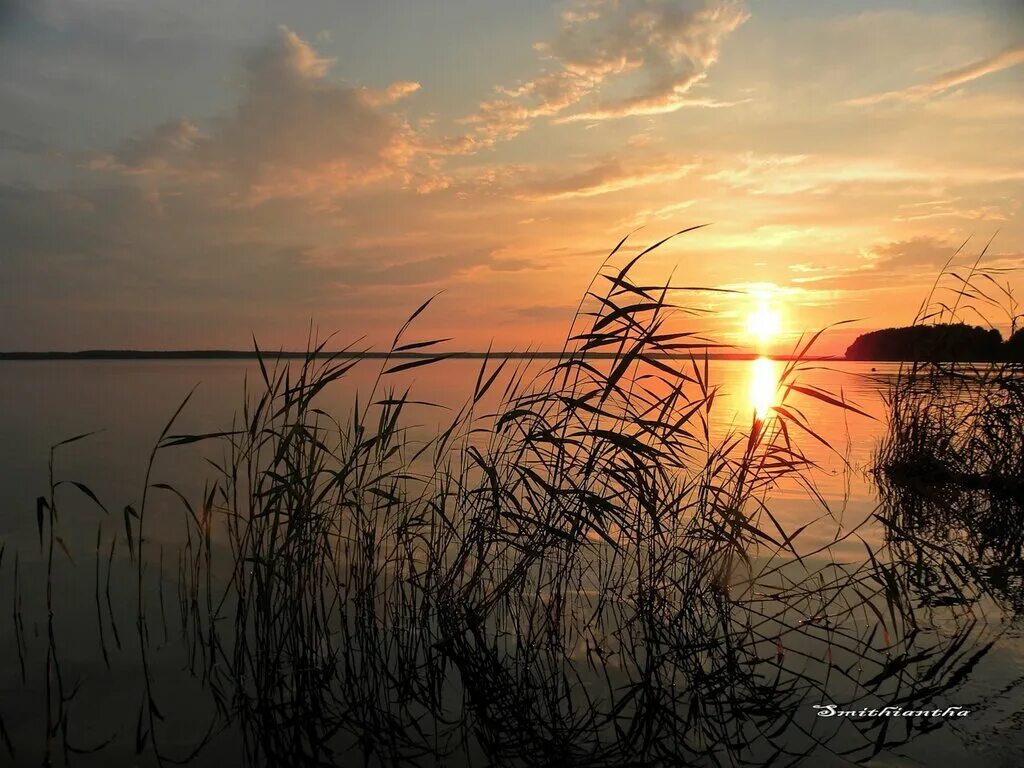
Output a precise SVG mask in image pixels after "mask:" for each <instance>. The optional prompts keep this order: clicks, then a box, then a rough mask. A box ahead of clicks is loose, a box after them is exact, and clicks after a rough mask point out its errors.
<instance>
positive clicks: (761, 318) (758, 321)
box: [747, 301, 782, 344]
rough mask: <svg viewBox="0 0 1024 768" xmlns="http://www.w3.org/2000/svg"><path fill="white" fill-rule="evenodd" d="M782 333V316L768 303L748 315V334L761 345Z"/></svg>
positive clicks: (761, 304) (760, 305) (759, 305)
mask: <svg viewBox="0 0 1024 768" xmlns="http://www.w3.org/2000/svg"><path fill="white" fill-rule="evenodd" d="M781 331H782V315H780V314H779V311H778V310H777V309H775V308H773V307H772V306H771V305H770V304H769V303H768V302H767V301H762V302H761V303H760V304H758V306H757V309H755V310H754V311H753V312H751V313H750V314H749V315H747V333H748V334H749V335H750V336H751V338H753V339H755V340H756V341H757V342H758V343H760V344H767V343H768V342H770V341H772V340H773V339H775V338H776V337H777V336H778V335H779V333H780V332H781Z"/></svg>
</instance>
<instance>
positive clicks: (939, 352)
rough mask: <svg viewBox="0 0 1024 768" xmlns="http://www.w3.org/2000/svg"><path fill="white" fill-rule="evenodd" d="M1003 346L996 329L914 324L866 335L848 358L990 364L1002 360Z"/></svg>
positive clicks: (1020, 346) (1023, 348)
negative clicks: (989, 362)
mask: <svg viewBox="0 0 1024 768" xmlns="http://www.w3.org/2000/svg"><path fill="white" fill-rule="evenodd" d="M1017 336H1019V334H1018V335H1017ZM1015 338H1017V337H1016V336H1015ZM1017 344H1018V349H1020V350H1021V351H1024V338H1020V339H1018V341H1017ZM1003 347H1004V345H1003V339H1002V336H1001V335H1000V334H999V331H997V330H995V329H986V328H981V327H979V326H975V325H967V324H966V323H949V324H939V325H914V326H908V327H905V328H885V329H884V330H881V331H872V332H871V333H865V334H862V335H861V336H858V337H857V339H856V340H855V341H854V342H853V344H851V345H850V347H849V348H848V349H847V350H846V357H847V359H848V360H918V361H943V362H950V361H986V360H999V359H1002V356H1003V352H1004V350H1003Z"/></svg>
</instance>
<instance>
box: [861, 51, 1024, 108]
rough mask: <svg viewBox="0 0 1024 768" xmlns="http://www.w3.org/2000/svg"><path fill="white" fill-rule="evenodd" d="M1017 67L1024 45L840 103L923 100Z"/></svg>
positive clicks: (1023, 54)
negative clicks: (918, 81)
mask: <svg viewBox="0 0 1024 768" xmlns="http://www.w3.org/2000/svg"><path fill="white" fill-rule="evenodd" d="M1018 64H1024V45H1020V46H1015V47H1013V48H1007V49H1006V50H1004V51H1001V52H1000V53H997V54H996V55H995V56H990V57H989V58H986V59H980V60H978V61H975V62H972V63H970V64H968V65H967V66H965V67H961V68H959V69H954V70H951V71H949V72H945V73H943V74H941V75H939V76H938V77H936V78H935V79H933V80H930V81H929V82H927V83H921V84H919V85H914V86H911V87H909V88H903V89H900V90H895V91H885V92H884V93H876V94H872V95H870V96H861V97H859V98H856V99H848V100H847V101H844V102H843V104H845V105H847V106H851V107H863V106H870V105H873V104H882V103H884V102H888V101H910V102H913V101H922V100H925V99H927V98H928V97H930V96H936V95H938V94H940V93H942V92H943V91H947V90H949V89H950V88H955V87H957V86H959V85H964V84H966V83H970V82H972V81H974V80H977V79H979V78H982V77H985V76H986V75H991V74H994V73H996V72H1002V71H1003V70H1004V69H1009V68H1010V67H1015V66H1017V65H1018Z"/></svg>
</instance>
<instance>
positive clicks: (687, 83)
mask: <svg viewBox="0 0 1024 768" xmlns="http://www.w3.org/2000/svg"><path fill="white" fill-rule="evenodd" d="M747 17H748V13H747V12H746V10H745V8H744V7H743V5H742V4H740V3H739V2H734V1H733V0H589V2H586V1H585V2H580V3H578V4H577V5H575V6H574V7H573V8H572V9H570V10H569V11H567V12H566V13H565V14H563V18H562V28H561V31H560V33H559V34H558V36H557V37H556V38H555V39H553V40H551V41H549V42H545V43H538V44H537V45H536V46H534V47H535V48H536V50H537V51H538V53H540V54H541V56H542V57H543V58H544V59H545V60H546V61H547V62H548V64H547V66H546V68H545V69H544V71H542V72H541V74H540V75H538V76H537V77H535V78H534V79H532V80H529V81H527V82H525V83H522V84H520V85H518V86H516V87H513V88H504V89H499V91H498V93H497V95H496V97H495V98H494V99H491V100H488V101H486V102H484V103H483V104H481V105H480V109H479V110H478V112H477V113H476V114H474V115H471V116H470V117H468V118H465V120H464V122H466V123H468V124H469V125H471V126H473V127H474V129H475V131H476V136H475V138H476V140H477V141H478V142H480V143H483V144H485V145H486V144H490V143H493V142H494V141H496V140H499V139H508V138H511V137H513V136H516V135H517V134H519V133H521V132H522V131H524V130H526V128H527V127H528V126H529V125H530V123H531V122H532V121H533V120H536V119H537V118H541V117H556V118H557V119H556V122H573V121H577V120H604V119H612V118H621V117H628V116H631V115H652V114H662V113H665V112H672V111H675V110H677V109H681V108H683V107H686V106H700V107H723V106H730V105H732V104H735V103H738V102H731V101H718V100H715V99H709V98H695V97H692V96H690V95H688V94H689V93H690V91H691V89H692V88H693V87H694V86H695V85H696V84H697V83H699V82H700V81H702V80H703V79H704V78H705V77H706V75H707V72H708V70H709V69H710V67H711V66H712V65H713V64H714V63H715V61H716V60H717V59H718V55H719V51H720V48H721V45H722V42H723V41H724V39H725V38H726V37H727V36H728V35H729V34H730V33H731V32H732V31H733V30H735V29H736V28H737V27H738V26H739V25H740V24H742V23H743V22H744V21H745V20H746V19H747ZM576 106H581V107H583V109H582V110H580V111H578V112H569V113H567V110H570V109H571V108H573V107H576Z"/></svg>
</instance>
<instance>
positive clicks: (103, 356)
mask: <svg viewBox="0 0 1024 768" xmlns="http://www.w3.org/2000/svg"><path fill="white" fill-rule="evenodd" d="M701 349H704V350H705V351H703V352H698V351H696V350H695V351H694V353H693V354H688V353H682V352H680V353H669V352H654V353H651V354H649V355H648V356H649V357H652V358H656V359H670V360H686V359H688V358H690V357H694V358H698V359H701V360H703V359H704V358H707V359H708V360H756V359H758V358H760V357H768V358H771V359H773V360H797V359H803V360H838V361H846V357H845V356H844V355H809V356H803V357H800V356H797V355H793V354H769V353H758V352H708V351H706V349H707V348H701ZM570 354H571V352H569V351H564V352H560V351H548V350H534V351H516V350H508V351H491V352H479V351H473V350H459V351H454V352H442V351H437V352H413V351H403V352H383V351H377V350H366V351H353V350H344V351H335V352H329V351H326V350H323V351H320V352H313V351H308V352H307V351H294V350H262V349H261V350H259V351H258V352H257V351H256V350H239V349H166V350H156V349H83V350H77V351H66V350H47V351H27V350H20V351H11V352H0V360H258V359H259V358H260V357H263V358H269V359H303V358H306V357H315V358H329V357H335V358H348V359H368V360H374V359H376V360H382V359H387V358H391V359H407V360H426V359H431V358H439V359H461V360H483V359H487V358H498V359H536V360H557V359H560V358H562V357H567V356H569V355H570ZM617 356H618V355H617V354H616V353H614V352H586V353H583V357H585V358H590V359H594V360H601V359H606V360H611V359H615V358H616V357H617Z"/></svg>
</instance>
